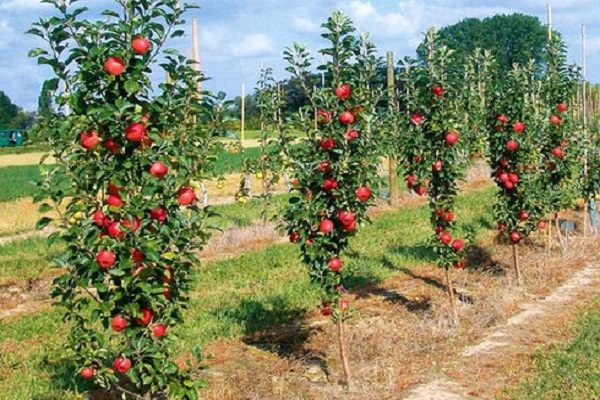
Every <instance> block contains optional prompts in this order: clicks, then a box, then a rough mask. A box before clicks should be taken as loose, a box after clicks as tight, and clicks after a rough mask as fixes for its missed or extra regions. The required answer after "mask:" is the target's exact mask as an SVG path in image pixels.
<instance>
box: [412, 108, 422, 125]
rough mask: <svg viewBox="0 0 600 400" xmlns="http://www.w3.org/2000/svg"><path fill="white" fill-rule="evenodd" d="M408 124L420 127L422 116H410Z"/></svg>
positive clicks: (417, 113)
mask: <svg viewBox="0 0 600 400" xmlns="http://www.w3.org/2000/svg"><path fill="white" fill-rule="evenodd" d="M410 123H411V124H413V125H421V124H422V123H423V114H421V113H420V112H418V111H417V112H415V113H413V114H412V115H411V116H410Z"/></svg>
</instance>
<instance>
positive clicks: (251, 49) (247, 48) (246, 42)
mask: <svg viewBox="0 0 600 400" xmlns="http://www.w3.org/2000/svg"><path fill="white" fill-rule="evenodd" d="M232 50H233V55H234V56H236V57H259V56H268V55H272V54H273V53H275V43H274V42H273V40H272V39H271V38H270V37H269V36H267V35H265V34H264V33H251V34H248V35H246V36H244V38H243V39H242V40H241V41H240V42H239V43H237V44H234V45H233V46H232Z"/></svg>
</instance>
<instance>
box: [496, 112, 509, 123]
mask: <svg viewBox="0 0 600 400" xmlns="http://www.w3.org/2000/svg"><path fill="white" fill-rule="evenodd" d="M496 121H498V122H500V123H502V124H507V123H508V121H509V119H508V117H507V116H506V115H504V114H500V115H498V116H497V117H496Z"/></svg>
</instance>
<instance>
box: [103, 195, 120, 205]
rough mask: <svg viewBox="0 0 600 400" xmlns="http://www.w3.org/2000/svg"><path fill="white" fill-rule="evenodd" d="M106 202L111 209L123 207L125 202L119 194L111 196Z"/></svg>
mask: <svg viewBox="0 0 600 400" xmlns="http://www.w3.org/2000/svg"><path fill="white" fill-rule="evenodd" d="M106 202H107V203H108V205H109V206H111V207H121V206H122V205H123V200H122V199H121V196H119V195H118V194H109V195H108V198H107V199H106Z"/></svg>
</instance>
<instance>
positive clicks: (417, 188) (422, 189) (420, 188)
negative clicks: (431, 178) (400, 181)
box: [415, 186, 427, 196]
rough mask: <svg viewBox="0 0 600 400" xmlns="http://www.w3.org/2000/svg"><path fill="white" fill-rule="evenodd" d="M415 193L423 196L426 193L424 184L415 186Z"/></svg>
mask: <svg viewBox="0 0 600 400" xmlns="http://www.w3.org/2000/svg"><path fill="white" fill-rule="evenodd" d="M415 193H416V194H418V195H419V196H423V195H424V194H425V193H427V188H426V187H425V186H415Z"/></svg>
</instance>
